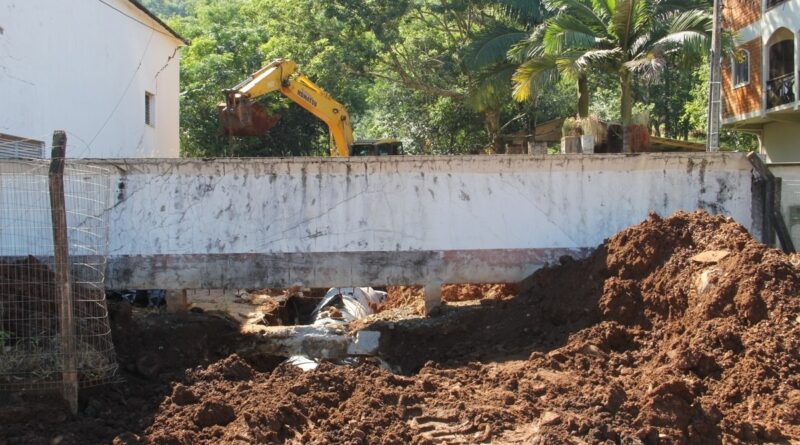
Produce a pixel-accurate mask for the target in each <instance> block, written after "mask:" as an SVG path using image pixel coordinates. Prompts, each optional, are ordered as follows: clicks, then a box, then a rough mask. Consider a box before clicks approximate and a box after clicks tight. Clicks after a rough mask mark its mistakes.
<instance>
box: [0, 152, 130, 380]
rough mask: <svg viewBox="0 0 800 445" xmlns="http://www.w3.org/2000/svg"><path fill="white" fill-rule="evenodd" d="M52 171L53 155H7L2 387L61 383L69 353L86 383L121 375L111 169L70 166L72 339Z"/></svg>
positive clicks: (1, 229)
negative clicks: (113, 290)
mask: <svg viewBox="0 0 800 445" xmlns="http://www.w3.org/2000/svg"><path fill="white" fill-rule="evenodd" d="M48 171H49V161H23V160H13V161H12V160H7V161H0V390H15V389H21V388H25V389H50V388H54V389H55V388H58V387H59V386H60V385H61V384H62V373H63V372H65V367H66V366H67V363H68V360H67V358H68V357H67V353H70V360H72V363H75V364H76V368H77V375H78V380H79V383H80V385H81V386H82V387H86V386H92V385H97V384H102V383H106V382H109V381H111V380H113V379H114V378H115V374H116V369H117V365H116V359H115V355H114V348H113V344H112V342H111V330H110V325H109V319H108V310H107V306H106V301H105V291H104V287H103V281H104V275H105V266H106V257H107V253H108V252H107V251H108V216H107V215H108V212H107V209H108V208H109V202H110V182H109V181H110V176H109V173H108V172H107V171H106V170H104V169H102V168H99V167H94V166H89V165H85V164H77V163H76V164H73V163H70V162H67V163H66V166H65V169H64V197H65V207H66V220H67V221H66V223H67V224H66V225H67V235H68V241H69V243H68V249H69V259H68V265H69V271H70V275H71V281H72V282H71V292H70V293H69V294H68V295H72V299H73V311H72V315H73V320H74V330H72V332H71V334H70V335H69V337H70V339H69V343H65V335H63V334H64V332H65V327H64V326H62V321H63V318H60V312H59V311H60V309H61V308H63V306H60V305H61V304H62V301H60V298H59V296H60V295H61V294H59V288H58V286H59V283H58V282H57V280H56V274H55V257H54V247H55V245H54V232H53V222H52V221H53V219H52V214H51V201H50V194H49V182H48ZM66 331H67V332H69V331H70V330H69V329H66ZM65 344H70V345H73V346H71V347H70V348H68V349H70V351H65V346H64V345H65Z"/></svg>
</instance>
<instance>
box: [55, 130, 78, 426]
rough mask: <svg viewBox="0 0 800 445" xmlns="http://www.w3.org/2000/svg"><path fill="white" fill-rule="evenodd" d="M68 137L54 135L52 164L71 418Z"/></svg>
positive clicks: (74, 379)
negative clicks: (65, 171) (66, 172)
mask: <svg viewBox="0 0 800 445" xmlns="http://www.w3.org/2000/svg"><path fill="white" fill-rule="evenodd" d="M66 148H67V135H66V133H64V132H63V131H56V132H54V133H53V151H52V160H51V161H50V173H49V185H50V212H51V218H52V222H53V245H54V255H55V279H56V298H57V300H58V302H59V306H58V308H59V314H58V315H59V320H60V328H61V355H62V366H63V368H62V371H61V372H62V380H63V392H64V399H65V400H66V401H67V404H68V405H69V409H70V411H71V412H72V414H77V413H78V363H77V357H76V351H75V319H74V311H73V305H74V303H73V301H72V282H71V281H72V280H71V277H70V272H69V243H68V240H67V208H66V198H65V197H64V162H65V157H66Z"/></svg>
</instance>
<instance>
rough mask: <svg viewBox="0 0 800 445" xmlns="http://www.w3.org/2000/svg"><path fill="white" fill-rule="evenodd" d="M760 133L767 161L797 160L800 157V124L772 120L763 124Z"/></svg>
mask: <svg viewBox="0 0 800 445" xmlns="http://www.w3.org/2000/svg"><path fill="white" fill-rule="evenodd" d="M762 134H763V136H762V137H763V139H762V144H763V146H764V149H765V150H766V153H767V160H768V162H771V163H773V162H797V160H798V159H800V124H793V123H788V122H772V123H769V124H766V125H764V130H763V133H762Z"/></svg>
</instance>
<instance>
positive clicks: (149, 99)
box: [144, 92, 156, 127]
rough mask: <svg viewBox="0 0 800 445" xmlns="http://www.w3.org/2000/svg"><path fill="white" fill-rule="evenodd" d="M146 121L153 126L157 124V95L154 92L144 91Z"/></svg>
mask: <svg viewBox="0 0 800 445" xmlns="http://www.w3.org/2000/svg"><path fill="white" fill-rule="evenodd" d="M144 123H145V124H147V125H149V126H151V127H155V125H156V96H155V95H154V94H153V93H148V92H145V93H144Z"/></svg>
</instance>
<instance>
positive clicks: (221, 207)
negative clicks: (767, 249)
mask: <svg viewBox="0 0 800 445" xmlns="http://www.w3.org/2000/svg"><path fill="white" fill-rule="evenodd" d="M116 167H117V168H119V169H120V172H121V174H120V176H119V180H113V179H112V186H113V185H114V184H116V190H114V191H113V192H112V196H116V197H117V202H116V203H115V206H114V209H113V211H112V213H111V221H112V226H113V230H112V234H113V235H112V237H111V247H110V253H111V255H158V254H175V253H180V254H217V253H274V252H362V251H390V252H391V251H414V250H459V249H489V248H491V249H518V248H527V247H536V248H556V247H559V248H560V247H564V248H584V247H595V246H597V245H598V244H600V243H601V242H602V241H603V239H604V238H606V237H608V236H610V235H613V234H614V233H616V232H617V231H619V230H621V229H623V228H625V227H627V226H629V225H631V224H635V223H637V222H640V221H641V220H643V219H645V218H646V217H647V214H648V212H649V211H656V212H658V213H660V214H662V215H666V214H670V213H672V212H674V211H676V210H679V209H687V210H694V209H697V208H707V209H710V210H717V211H720V212H722V213H726V214H730V215H731V216H733V217H735V218H736V219H737V220H738V221H740V222H741V223H742V224H744V225H745V226H749V224H751V216H750V211H751V204H750V203H751V196H750V190H751V189H750V179H751V177H750V168H751V167H750V164H749V163H748V162H747V160H746V159H745V158H744V156H742V155H740V154H725V155H717V156H705V155H699V156H692V155H660V154H652V155H644V156H630V157H626V156H603V155H589V156H544V157H528V156H492V157H489V156H477V157H475V156H472V157H470V156H468V157H438V158H437V157H403V158H394V159H386V160H384V159H383V158H379V159H377V160H376V159H374V158H372V159H367V158H361V159H359V158H351V159H350V160H340V159H325V158H311V159H308V158H292V159H288V160H287V159H249V160H230V161H229V160H216V161H211V162H203V161H200V160H192V161H183V160H182V161H172V162H161V161H145V160H142V161H131V162H126V163H125V164H116Z"/></svg>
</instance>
